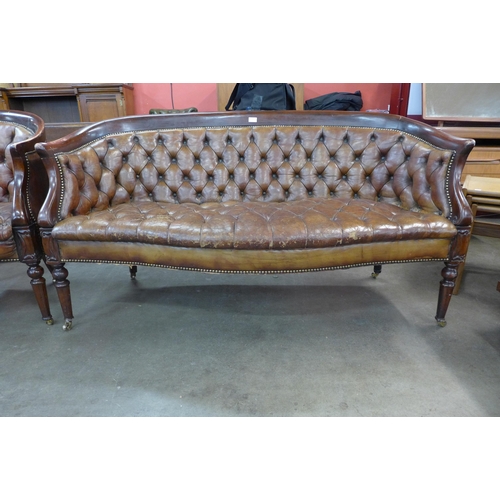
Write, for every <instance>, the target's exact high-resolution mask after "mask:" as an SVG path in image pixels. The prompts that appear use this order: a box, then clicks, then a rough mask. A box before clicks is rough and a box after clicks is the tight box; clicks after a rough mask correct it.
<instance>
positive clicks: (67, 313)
mask: <svg viewBox="0 0 500 500" xmlns="http://www.w3.org/2000/svg"><path fill="white" fill-rule="evenodd" d="M51 272H52V276H53V278H54V286H55V287H56V290H57V296H58V298H59V302H60V304H61V309H62V312H63V315H64V325H63V330H71V328H72V326H73V321H72V320H73V309H72V306H71V293H70V289H69V281H68V280H67V279H66V278H67V277H68V270H67V269H66V268H65V267H64V264H60V265H56V266H54V267H53V268H52V269H51Z"/></svg>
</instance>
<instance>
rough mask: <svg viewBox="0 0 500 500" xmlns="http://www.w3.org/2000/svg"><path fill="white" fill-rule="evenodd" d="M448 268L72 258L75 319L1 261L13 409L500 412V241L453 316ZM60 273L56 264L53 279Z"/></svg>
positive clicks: (479, 245) (1, 385)
mask: <svg viewBox="0 0 500 500" xmlns="http://www.w3.org/2000/svg"><path fill="white" fill-rule="evenodd" d="M441 268H442V264H441V263H439V262H436V263H418V264H406V265H405V264H391V265H386V266H384V268H383V271H382V274H381V275H380V276H379V277H378V279H376V280H374V279H372V278H371V277H370V274H371V268H370V267H363V268H354V269H348V270H339V271H330V272H318V273H304V274H288V275H276V276H275V275H262V276H259V275H215V274H204V273H196V272H186V271H170V270H166V269H160V268H148V267H140V268H139V270H138V275H137V280H136V281H131V280H130V278H129V273H128V268H127V267H126V266H115V265H104V264H101V265H95V264H94V265H93V264H71V263H70V264H68V269H69V279H70V281H71V290H72V297H73V309H74V313H75V320H74V323H73V325H74V326H73V329H72V330H71V331H69V332H65V331H63V330H62V314H61V311H60V308H59V304H58V302H57V298H56V293H55V289H54V287H53V286H52V284H50V285H49V296H50V299H51V308H52V313H53V315H54V319H55V321H56V323H55V324H54V325H53V326H48V325H46V324H45V323H44V322H43V321H42V320H41V319H40V315H39V312H38V309H37V307H36V305H35V303H34V298H33V296H32V293H31V288H30V286H29V279H28V277H27V276H26V267H25V266H24V265H20V264H17V263H12V264H2V265H1V266H0V269H1V273H2V274H1V276H2V286H1V289H0V325H1V330H2V333H1V334H0V416H4V417H5V416H11V417H20V416H36V417H45V416H60V417H68V416H116V417H120V416H131V417H134V416H176V417H190V416H197V417H211V416H217V417H236V416H242V417H243V416H250V417H251V416H259V417H261V416H262V417H284V416H303V417H310V416H313V417H314V416H323V417H328V416H331V417H337V416H342V417H357V416H365V417H374V416H392V417H405V416H429V417H430V416H447V417H458V416H500V322H499V319H500V293H499V292H497V291H496V285H497V281H498V280H499V279H500V239H495V238H488V237H477V236H474V237H473V240H472V242H471V246H470V251H469V257H468V261H467V266H466V272H465V275H464V279H463V281H462V287H461V290H460V293H459V294H458V295H456V296H454V297H453V298H452V301H451V304H450V308H449V310H448V314H447V320H448V325H447V326H446V327H445V328H440V327H438V326H437V325H436V322H435V320H434V315H435V309H436V303H437V295H438V286H439V281H440V279H441V278H440V271H441ZM47 274H48V273H46V275H47Z"/></svg>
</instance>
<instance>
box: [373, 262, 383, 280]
mask: <svg viewBox="0 0 500 500" xmlns="http://www.w3.org/2000/svg"><path fill="white" fill-rule="evenodd" d="M381 272H382V264H375V265H374V266H373V273H372V278H373V279H376V278H377V276H378V275H379V274H380V273H381Z"/></svg>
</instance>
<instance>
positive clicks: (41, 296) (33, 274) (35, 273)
mask: <svg viewBox="0 0 500 500" xmlns="http://www.w3.org/2000/svg"><path fill="white" fill-rule="evenodd" d="M27 272H28V276H29V277H30V278H31V287H32V288H33V292H34V294H35V298H36V301H37V303H38V307H39V308H40V312H41V313H42V319H43V320H44V321H45V322H46V323H47V325H52V324H53V323H54V320H53V319H52V314H51V313H50V307H49V297H48V295H47V286H46V284H45V278H44V277H43V273H44V271H43V267H42V266H40V264H34V265H31V266H28V271H27Z"/></svg>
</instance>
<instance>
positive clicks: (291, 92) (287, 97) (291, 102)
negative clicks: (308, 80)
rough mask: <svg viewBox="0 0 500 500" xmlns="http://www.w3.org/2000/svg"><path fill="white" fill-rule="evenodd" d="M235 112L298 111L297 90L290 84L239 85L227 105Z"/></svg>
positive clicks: (227, 109) (227, 107) (227, 108)
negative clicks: (296, 102) (246, 110)
mask: <svg viewBox="0 0 500 500" xmlns="http://www.w3.org/2000/svg"><path fill="white" fill-rule="evenodd" d="M231 105H233V108H232V109H233V110H244V109H248V110H253V111H257V110H283V109H296V105H295V89H294V88H293V85H290V84H289V83H237V84H236V85H235V87H234V89H233V91H232V93H231V97H229V101H228V102H227V104H226V111H229V109H230V107H231Z"/></svg>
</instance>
